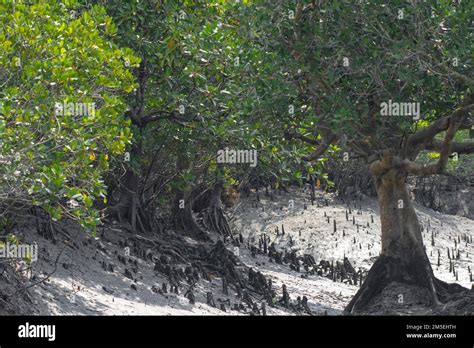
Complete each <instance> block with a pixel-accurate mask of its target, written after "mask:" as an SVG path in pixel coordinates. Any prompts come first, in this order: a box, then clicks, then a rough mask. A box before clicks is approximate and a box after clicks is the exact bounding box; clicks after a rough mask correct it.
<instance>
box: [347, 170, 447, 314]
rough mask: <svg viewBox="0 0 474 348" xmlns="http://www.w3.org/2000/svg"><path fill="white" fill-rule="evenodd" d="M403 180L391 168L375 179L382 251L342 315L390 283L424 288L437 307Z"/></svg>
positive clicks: (363, 304)
mask: <svg viewBox="0 0 474 348" xmlns="http://www.w3.org/2000/svg"><path fill="white" fill-rule="evenodd" d="M405 180H406V173H405V172H404V171H402V170H399V169H395V168H390V169H388V170H387V171H385V172H384V173H383V174H381V175H378V176H375V184H376V189H377V195H378V201H379V207H380V220H381V225H382V251H381V254H380V257H379V258H378V259H377V261H376V262H375V263H374V265H373V266H372V268H371V269H370V271H369V274H368V276H367V279H366V281H365V282H364V284H363V285H362V286H361V288H360V289H359V291H358V293H357V294H356V295H355V296H354V298H353V299H352V301H351V302H350V303H349V305H348V306H347V308H346V311H349V312H354V311H357V310H361V309H364V308H365V307H366V306H367V305H368V304H369V303H370V301H371V300H372V299H373V298H374V297H375V296H377V295H378V294H379V293H380V292H382V290H383V289H384V288H385V287H386V286H387V285H388V284H390V283H392V282H398V283H403V284H409V285H416V286H420V287H422V288H425V289H427V290H428V291H429V293H430V294H431V301H432V304H435V305H437V304H439V300H438V297H437V292H436V287H435V282H436V279H435V278H434V275H433V270H432V268H431V264H430V261H429V259H428V256H427V255H426V252H425V249H424V245H423V240H422V235H421V226H420V224H419V222H418V218H417V216H416V213H415V210H414V209H413V206H412V204H411V199H410V196H409V193H408V190H407V187H406V183H405Z"/></svg>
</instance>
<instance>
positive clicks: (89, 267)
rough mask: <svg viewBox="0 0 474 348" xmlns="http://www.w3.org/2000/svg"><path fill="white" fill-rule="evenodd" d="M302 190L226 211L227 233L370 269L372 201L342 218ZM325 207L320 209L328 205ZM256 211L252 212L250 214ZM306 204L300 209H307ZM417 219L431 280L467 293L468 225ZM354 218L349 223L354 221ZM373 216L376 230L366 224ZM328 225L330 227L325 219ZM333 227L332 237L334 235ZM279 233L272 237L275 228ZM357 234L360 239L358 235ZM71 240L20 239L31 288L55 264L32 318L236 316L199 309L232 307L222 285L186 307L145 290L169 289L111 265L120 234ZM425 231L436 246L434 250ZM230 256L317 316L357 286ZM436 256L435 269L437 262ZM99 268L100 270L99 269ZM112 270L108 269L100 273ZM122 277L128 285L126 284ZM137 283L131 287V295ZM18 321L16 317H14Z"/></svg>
mask: <svg viewBox="0 0 474 348" xmlns="http://www.w3.org/2000/svg"><path fill="white" fill-rule="evenodd" d="M308 198H309V191H308V190H304V189H293V190H291V191H290V193H282V194H281V195H278V194H276V193H275V196H274V199H273V200H271V199H270V197H269V196H265V195H264V194H262V193H260V197H259V201H258V202H257V199H256V194H255V193H252V194H251V196H250V197H249V198H243V199H242V200H241V202H240V203H239V204H238V205H237V206H236V207H234V208H233V209H232V210H231V212H230V213H231V215H232V216H233V218H232V223H231V224H232V225H233V228H234V231H235V232H237V233H242V235H243V236H244V238H245V239H246V240H247V238H250V240H251V241H254V242H255V243H256V242H257V241H258V238H259V236H260V234H262V233H265V234H266V235H267V236H269V237H270V238H271V240H272V241H273V242H275V245H276V247H277V249H279V250H283V249H285V248H286V249H287V250H290V249H291V250H297V252H298V253H299V254H301V255H303V254H310V255H312V256H313V257H314V258H315V260H316V262H317V263H319V261H320V260H323V259H324V260H328V261H331V260H334V261H341V260H342V259H343V257H344V256H346V257H347V258H348V259H349V261H350V262H351V264H352V265H353V266H354V267H355V268H356V269H357V268H362V269H365V270H367V269H369V268H370V266H371V265H372V263H373V262H374V260H375V258H376V256H377V255H378V254H379V251H380V222H379V216H378V208H377V202H376V200H374V199H371V198H370V199H369V198H364V199H363V200H361V201H359V200H357V201H353V202H351V203H350V206H351V214H348V221H347V220H346V210H348V208H347V204H345V203H343V202H342V201H340V200H338V199H335V197H334V196H333V195H332V194H327V193H322V192H317V197H316V201H315V202H314V205H311V202H310V201H309V199H308ZM326 200H327V204H328V205H327V206H326ZM255 205H256V206H255ZM305 206H306V209H305ZM416 210H417V213H418V216H419V219H420V221H421V223H422V225H423V226H424V233H423V237H424V240H425V245H426V249H427V252H428V255H429V256H430V260H431V262H432V265H433V269H434V272H435V274H436V276H437V277H439V278H440V279H442V280H445V281H447V282H457V283H459V284H461V285H463V286H465V287H468V288H471V282H470V279H469V273H468V266H469V267H470V268H471V270H472V267H473V262H472V261H473V258H472V255H473V254H474V245H473V244H472V243H466V242H464V241H462V240H461V242H460V243H457V245H456V246H455V240H456V241H457V240H458V239H459V238H460V237H462V236H463V235H468V236H469V238H472V237H473V235H474V223H473V221H472V220H469V219H467V218H464V217H459V216H451V215H444V214H440V213H437V212H435V211H432V210H430V209H426V208H423V207H418V206H416ZM353 217H354V219H355V224H354V223H353ZM372 217H373V222H372ZM328 218H329V223H328V220H327V219H328ZM334 219H335V220H336V227H337V232H335V233H334V222H333V221H334ZM282 225H283V226H284V229H285V232H286V233H285V235H284V236H282V235H281V234H280V235H279V236H277V233H276V227H278V228H279V230H280V232H281V226H282ZM357 229H358V231H357ZM67 231H68V233H67V234H66V233H64V234H62V235H60V237H61V238H58V242H57V243H56V244H51V243H50V242H48V241H45V240H44V239H41V238H39V237H38V236H37V235H35V234H33V233H27V234H25V240H26V241H28V242H33V241H36V242H37V243H38V245H39V246H40V260H39V261H38V262H36V263H34V264H33V272H32V274H31V275H30V276H33V278H32V279H31V281H32V282H35V281H38V280H41V279H43V278H44V277H45V276H47V275H49V274H50V273H52V272H53V271H54V270H55V261H56V259H57V257H58V255H59V254H60V253H61V254H60V256H59V259H58V262H57V264H56V270H55V272H54V273H53V274H52V275H51V276H50V277H49V278H48V280H47V281H45V282H42V283H40V284H39V285H37V286H34V287H32V288H31V292H32V294H33V298H34V301H35V303H36V304H37V306H38V308H39V314H44V315H239V314H242V313H240V312H237V311H231V310H229V306H228V305H226V307H227V311H226V312H223V311H221V310H220V309H218V308H214V307H211V306H208V305H207V304H206V292H207V291H211V290H212V291H213V293H214V299H215V300H216V304H217V307H219V303H220V301H226V300H229V301H230V303H231V305H232V306H233V304H234V303H238V302H239V300H238V298H237V297H236V296H235V294H232V293H230V294H229V295H224V294H223V293H222V292H221V290H220V289H221V280H220V279H214V280H212V281H210V282H208V281H203V280H201V281H200V282H199V283H198V284H197V288H196V293H195V294H196V303H195V304H194V305H191V304H189V301H188V300H187V299H186V298H185V297H184V296H183V295H184V294H183V293H184V290H182V291H181V293H180V294H178V295H176V294H164V295H161V294H159V293H156V292H154V291H153V290H152V288H153V286H156V287H157V288H160V289H161V284H162V283H163V282H167V280H166V279H165V278H164V276H163V275H160V274H157V273H156V272H154V271H153V268H154V264H153V263H152V262H151V261H145V260H143V259H139V258H136V257H134V256H133V255H131V256H130V259H131V260H132V261H135V260H136V266H135V265H133V264H127V265H124V264H122V263H120V262H118V261H117V255H119V254H122V255H123V254H124V250H123V248H122V247H120V246H119V245H118V244H119V243H118V242H119V240H124V239H125V238H126V237H127V233H126V232H124V231H121V230H119V229H114V228H108V229H106V231H105V238H101V239H94V238H92V237H90V236H88V235H87V234H86V233H84V232H82V231H80V230H79V229H78V228H77V227H74V226H72V225H71V226H69V227H68V228H67ZM432 231H433V232H434V235H435V238H434V246H432V245H431V236H432ZM228 248H229V250H231V251H232V252H234V253H236V254H238V255H239V257H240V258H241V260H242V261H243V262H245V263H246V264H247V265H248V266H250V267H253V268H254V269H256V270H258V271H260V272H262V273H263V274H265V275H266V276H268V277H270V278H272V281H273V284H274V286H275V287H276V288H277V290H278V293H279V294H281V285H282V284H285V285H286V286H287V288H288V290H289V293H290V296H291V298H292V299H293V300H294V299H295V298H296V296H307V298H308V305H309V307H310V309H311V310H312V311H313V313H314V314H316V315H323V314H328V315H338V314H341V313H342V310H343V308H344V307H345V305H346V304H347V303H348V302H349V300H350V299H351V297H352V296H353V295H354V294H355V292H356V291H357V289H358V286H354V285H349V284H345V283H341V282H333V281H332V280H330V279H328V278H325V277H320V276H317V275H312V276H308V278H302V277H301V275H302V274H301V273H297V272H295V271H292V270H290V269H289V267H288V266H287V265H279V264H275V263H270V262H268V257H265V256H263V255H257V256H255V257H252V256H251V255H250V252H249V250H248V249H247V248H246V247H240V248H238V249H236V248H235V247H233V246H231V245H229V246H228ZM447 248H450V249H455V253H456V254H457V251H459V254H460V258H459V260H454V261H453V262H454V264H455V269H456V270H457V271H458V280H457V281H456V278H455V276H454V275H453V273H450V272H449V260H448V256H447ZM438 250H439V251H440V266H439V267H438V266H437V263H438ZM104 264H105V269H104ZM109 265H111V267H112V268H113V271H111V269H109V270H106V269H107V268H109V267H110V266H109ZM125 269H127V270H128V271H130V272H131V276H132V278H134V280H131V279H129V278H128V277H126V276H125V271H126V270H125ZM132 284H134V287H135V288H136V290H135V289H132V287H131V286H132ZM19 314H20V313H19ZM267 314H269V315H292V314H294V313H293V312H290V311H288V310H286V309H284V308H282V307H276V308H272V307H268V308H267Z"/></svg>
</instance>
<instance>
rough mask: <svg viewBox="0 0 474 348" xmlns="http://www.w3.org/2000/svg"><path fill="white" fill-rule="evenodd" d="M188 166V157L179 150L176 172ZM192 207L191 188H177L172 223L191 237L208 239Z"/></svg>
mask: <svg viewBox="0 0 474 348" xmlns="http://www.w3.org/2000/svg"><path fill="white" fill-rule="evenodd" d="M189 168H190V162H189V159H188V158H187V157H186V155H185V154H184V153H183V152H179V153H178V156H177V160H176V169H177V170H178V172H181V171H183V170H187V169H189ZM192 208H193V197H192V188H190V187H189V188H185V189H183V190H180V189H177V190H176V193H175V196H174V198H173V202H172V207H171V214H172V220H173V225H174V227H175V229H176V230H178V231H181V232H184V233H186V234H187V235H189V236H191V237H193V238H196V239H200V240H208V239H209V237H208V236H207V233H206V232H205V231H204V230H203V229H202V228H201V227H200V226H199V225H198V223H197V222H196V220H195V219H194V216H193V210H192Z"/></svg>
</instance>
